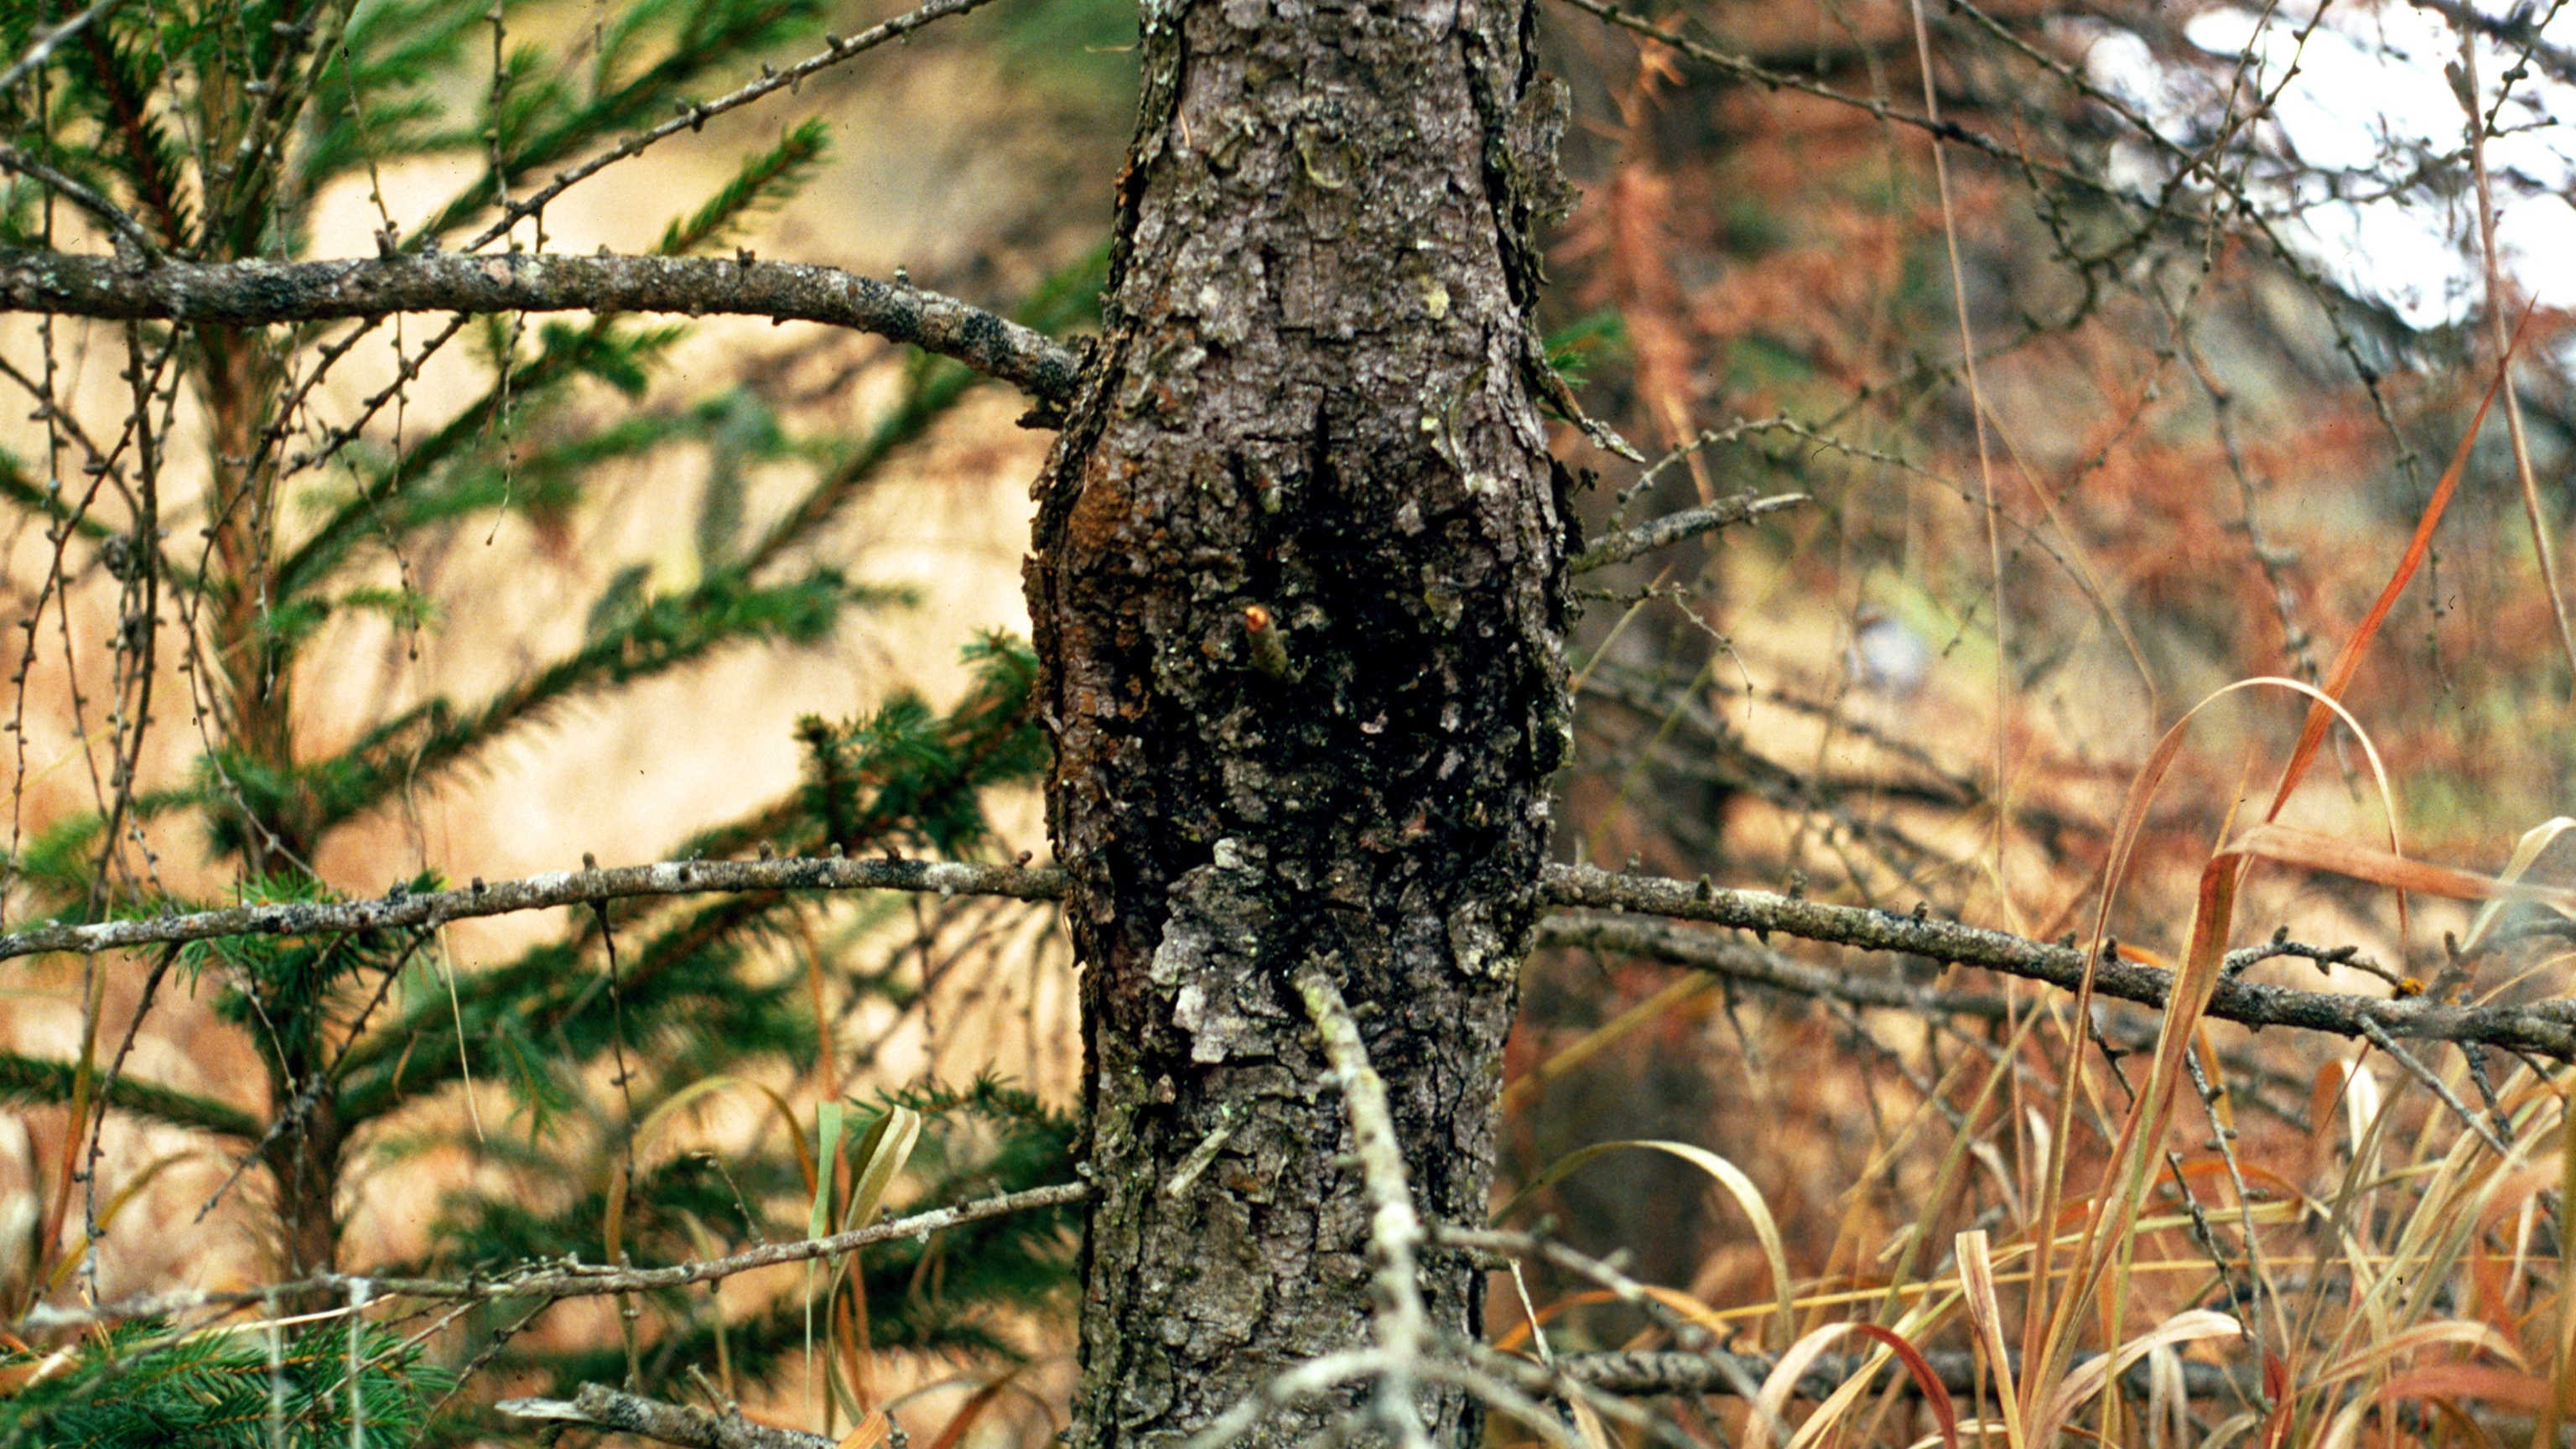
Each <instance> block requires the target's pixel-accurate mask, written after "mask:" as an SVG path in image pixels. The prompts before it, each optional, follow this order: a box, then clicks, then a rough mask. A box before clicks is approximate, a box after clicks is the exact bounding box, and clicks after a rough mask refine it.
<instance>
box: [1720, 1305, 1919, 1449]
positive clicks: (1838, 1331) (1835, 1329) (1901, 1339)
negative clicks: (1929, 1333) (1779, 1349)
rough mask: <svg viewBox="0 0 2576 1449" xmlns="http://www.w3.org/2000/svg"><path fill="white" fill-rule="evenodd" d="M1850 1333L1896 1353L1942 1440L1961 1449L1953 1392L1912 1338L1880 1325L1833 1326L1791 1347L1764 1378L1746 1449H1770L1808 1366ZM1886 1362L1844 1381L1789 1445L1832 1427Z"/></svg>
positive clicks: (1797, 1446)
mask: <svg viewBox="0 0 2576 1449" xmlns="http://www.w3.org/2000/svg"><path fill="white" fill-rule="evenodd" d="M1846 1333H1857V1334H1861V1335H1864V1336H1866V1337H1868V1338H1871V1339H1875V1340H1877V1342H1878V1343H1879V1344H1880V1345H1881V1346H1883V1347H1885V1348H1886V1349H1887V1351H1888V1352H1890V1353H1892V1354H1894V1355H1896V1359H1897V1362H1899V1363H1902V1364H1904V1365H1905V1372H1906V1373H1907V1374H1908V1375H1910V1376H1911V1377H1912V1378H1913V1380H1914V1386H1915V1389H1916V1390H1917V1391H1918V1392H1920V1393H1921V1394H1922V1395H1923V1404H1924V1407H1926V1408H1928V1409H1930V1410H1931V1411H1932V1419H1933V1422H1934V1423H1936V1424H1938V1425H1939V1426H1940V1428H1941V1442H1942V1443H1943V1444H1945V1445H1947V1446H1949V1449H1959V1411H1958V1409H1957V1407H1956V1406H1955V1405H1954V1404H1952V1403H1951V1401H1950V1390H1949V1389H1948V1387H1946V1386H1945V1385H1943V1384H1942V1382H1941V1375H1940V1374H1939V1373H1938V1372H1937V1371H1936V1370H1934V1369H1933V1367H1932V1365H1931V1363H1930V1361H1928V1360H1926V1359H1925V1358H1924V1357H1923V1352H1922V1350H1920V1349H1918V1348H1916V1347H1915V1346H1914V1344H1913V1341H1912V1340H1910V1339H1908V1338H1906V1337H1905V1335H1903V1334H1901V1333H1898V1332H1897V1331H1896V1330H1895V1329H1892V1328H1886V1327H1882V1326H1880V1325H1879V1324H1875V1323H1828V1324H1826V1325H1825V1326H1824V1327H1822V1328H1819V1329H1816V1330H1815V1331H1814V1332H1812V1333H1809V1334H1808V1335H1807V1336H1805V1337H1804V1338H1801V1339H1799V1340H1798V1341H1797V1342H1796V1343H1794V1344H1792V1345H1790V1347H1789V1351H1788V1352H1786V1353H1783V1354H1782V1355H1780V1361H1779V1362H1778V1363H1777V1364H1775V1365H1773V1366H1772V1369H1771V1372H1770V1374H1769V1376H1768V1377H1766V1378H1764V1379H1763V1380H1762V1392H1761V1393H1760V1394H1759V1395H1758V1396H1756V1398H1755V1399H1754V1413H1753V1415H1752V1417H1751V1422H1750V1423H1749V1424H1747V1426H1746V1428H1745V1434H1744V1445H1745V1449H1769V1446H1770V1443H1771V1426H1772V1425H1773V1424H1775V1423H1778V1422H1780V1414H1781V1411H1782V1410H1783V1409H1786V1408H1787V1407H1788V1406H1789V1396H1790V1395H1791V1394H1793V1393H1795V1392H1796V1391H1797V1387H1798V1380H1799V1379H1801V1378H1803V1377H1805V1376H1806V1372H1807V1369H1808V1367H1809V1366H1810V1365H1811V1364H1813V1363H1814V1362H1815V1361H1816V1358H1817V1356H1818V1355H1819V1354H1821V1353H1823V1352H1824V1351H1825V1348H1826V1347H1827V1346H1828V1345H1829V1344H1831V1343H1832V1342H1833V1341H1834V1340H1835V1339H1837V1338H1840V1337H1842V1336H1843V1335H1844V1334H1846ZM1882 1362H1884V1360H1882V1359H1879V1358H1878V1357H1876V1356H1875V1355H1873V1356H1871V1357H1870V1358H1869V1359H1867V1360H1865V1361H1864V1362H1862V1363H1861V1365H1860V1366H1859V1367H1858V1368H1857V1369H1855V1370H1854V1371H1853V1372H1852V1373H1851V1375H1850V1376H1849V1377H1848V1378H1847V1379H1846V1380H1845V1381H1844V1384H1843V1387H1842V1388H1841V1389H1837V1390H1835V1392H1834V1395H1833V1398H1832V1399H1831V1400H1829V1401H1827V1402H1826V1404H1825V1405H1824V1406H1823V1407H1821V1408H1819V1409H1818V1410H1817V1411H1816V1412H1815V1413H1814V1414H1813V1415H1811V1416H1810V1417H1809V1418H1808V1420H1807V1422H1806V1423H1805V1424H1803V1425H1801V1426H1800V1427H1799V1429H1798V1432H1797V1435H1796V1436H1795V1437H1794V1438H1792V1439H1791V1440H1790V1441H1789V1449H1806V1446H1807V1445H1809V1444H1812V1443H1814V1442H1815V1441H1816V1439H1817V1438H1818V1437H1820V1436H1821V1435H1823V1434H1824V1433H1825V1432H1826V1431H1827V1430H1828V1429H1830V1428H1831V1427H1832V1426H1833V1425H1834V1424H1835V1422H1836V1421H1837V1420H1838V1419H1839V1418H1840V1417H1841V1414H1840V1412H1839V1410H1840V1409H1841V1408H1842V1407H1843V1406H1844V1404H1845V1403H1847V1402H1848V1400H1849V1399H1850V1398H1853V1397H1857V1395H1858V1393H1859V1392H1860V1391H1863V1390H1865V1389H1866V1388H1867V1387H1868V1385H1869V1384H1870V1382H1871V1381H1872V1380H1874V1379H1876V1378H1877V1377H1878V1367H1879V1365H1880V1364H1881V1363H1882Z"/></svg>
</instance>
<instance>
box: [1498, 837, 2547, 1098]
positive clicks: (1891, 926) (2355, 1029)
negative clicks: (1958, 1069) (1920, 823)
mask: <svg viewBox="0 0 2576 1449" xmlns="http://www.w3.org/2000/svg"><path fill="white" fill-rule="evenodd" d="M1541 889H1542V890H1543V891H1544V893H1545V895H1546V897H1547V899H1548V901H1549V902H1550V903H1551V904H1554V905H1560V906H1585V907H1591V908H1594V909H1599V910H1611V911H1640V912H1645V913H1647V914H1651V915H1659V916H1674V917H1678V918H1681V919H1684V920H1693V921H1709V922H1713V923H1715V924H1717V925H1721V926H1733V927H1736V928H1738V929H1740V930H1747V931H1769V932H1777V933H1779V934H1782V935H1788V936H1797V937H1801V938H1803V939H1806V940H1810V941H1829V942H1832V943H1834V944H1837V945H1843V946H1855V947H1858V948H1860V949H1861V950H1864V951H1892V952H1896V953H1898V954H1901V955H1908V956H1922V957H1926V958H1928V959H1930V960H1933V961H1939V962H1944V963H1953V962H1954V963H1957V964H1959V965H1962V966H1979V967H1983V968H1985V969H1986V970H1989V971H2000V972H2003V973H2004V974H2006V975H2009V976H2020V977H2025V978H2027V979H2029V980H2032V981H2045V982H2047V983H2048V984H2050V985H2052V986H2062V987H2066V988H2068V989H2070V990H2071V989H2073V988H2074V987H2075V986H2076V984H2077V983H2078V982H2080V981H2081V980H2082V979H2083V977H2084V963H2085V958H2086V953H2085V952H2083V951H2080V950H2077V949H2076V948H2075V947H2074V946H2072V945H2062V946H2051V945H2047V944H2044V943H2042V942H2038V941H2033V940H2029V939H2027V938H2024V937H2021V936H2015V935H2010V934H2007V933H2005V932H2002V931H1987V930H1980V929H1978V928H1977V927H1974V926H1963V925H1959V924H1957V923H1955V922H1950V921H1936V920H1932V919H1930V918H1929V917H1928V916H1922V915H1916V916H1900V915H1897V914H1895V913H1893V912H1890V911H1873V910H1864V909H1862V908H1860V907H1857V906H1832V905H1826V904H1824V903H1822V902H1819V901H1807V900H1792V899H1790V898H1789V897H1787V896H1780V895H1773V894H1771V893H1770V892H1768V891H1744V890H1725V889H1721V888H1718V887H1715V886H1712V885H1710V884H1709V883H1708V881H1707V880H1706V878H1702V879H1701V880H1700V882H1699V883H1698V884H1696V885H1694V884H1691V883H1690V882H1687V881H1677V880H1662V879H1657V878H1654V877H1648V876H1618V875H1611V874H1608V873H1607V872H1604V871H1599V870H1594V869H1592V868H1591V867H1588V866H1551V867H1549V868H1548V871H1547V875H1546V878H1545V880H1544V881H1543V882H1542V885H1541ZM2172 987H2173V975H2172V973H2171V972H2168V971H2163V970H2159V969H2157V968H2156V967H2153V966H2140V965H2136V964H2134V963H2132V962H2127V961H2121V960H2117V959H2114V960H2108V961H2104V962H2102V963H2101V966H2100V967H2099V969H2098V970H2097V971H2096V973H2095V975H2094V980H2093V989H2094V990H2095V991H2096V992H2099V993H2100V994H2102V995H2104V996H2113V997H2118V998H2119V999H2121V1000H2123V1001H2135V1002H2139V1003H2142V1004H2144V1005H2147V1006H2155V1007H2161V1006H2163V1005H2164V1004H2165V998H2166V996H2167V995H2168V994H2169V993H2170V992H2171V990H2172ZM2209 1014H2210V1015H2212V1016H2216V1017H2221V1018H2224V1019H2225V1020H2228V1021H2234V1022H2241V1023H2243V1024H2244V1025H2246V1026H2251V1027H2258V1028H2259V1027H2266V1026H2288V1027H2297V1028H2299V1029H2301V1030H2304V1031H2323V1032H2332V1033H2333V1034H2335V1035H2337V1036H2346V1037H2366V1036H2368V1035H2369V1034H2370V1027H2371V1026H2372V1025H2376V1026H2377V1027H2378V1028H2379V1029H2381V1030H2382V1031H2385V1032H2386V1033H2388V1034H2389V1035H2390V1036H2392V1037H2414V1038H2419V1039H2422V1040H2426V1041H2458V1042H2477V1043H2480V1044H2483V1045H2487V1046H2495V1047H2503V1048H2506V1049H2508V1050H2514V1051H2527V1052H2533V1053H2536V1054H2538V1055H2541V1056H2546V1057H2554V1058H2556V1059H2557V1060H2559V1061H2576V1001H2540V1002H2533V1003H2530V1004H2528V1005H2522V1006H2450V1005H2446V1004H2444V1003H2442V1002H2438V1001H2434V1000H2431V999H2429V998H2426V997H2420V996H2419V997H2411V998H2405V999H2398V1000H2390V999H2385V998H2372V997H2363V996H2350V995H2345V994H2342V993H2339V992H2331V991H2294V990H2291V989H2288V988H2286V987H2279V986H2265V985H2261V984H2258V983H2255V982H2249V981H2243V980H2239V979H2234V978H2228V979H2223V980H2221V981H2220V982H2219V983H2218V990H2217V993H2216V994H2215V995H2214V996H2213V997H2212V998H2211V999H2210V1003H2209Z"/></svg>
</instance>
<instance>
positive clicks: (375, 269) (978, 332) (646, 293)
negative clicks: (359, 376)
mask: <svg viewBox="0 0 2576 1449" xmlns="http://www.w3.org/2000/svg"><path fill="white" fill-rule="evenodd" d="M13 154H14V153H11V152H8V151H7V150H6V148H0V164H8V163H9V156H10V155H13ZM129 224H130V223H129ZM146 240H147V241H148V238H147V239H146ZM0 311H8V312H51V313H56V314H61V315H68V316H75V317H101V318H113V319H119V320H130V319H147V320H156V321H171V322H213V323H219V324H222V325H224V326H228V327H256V326H260V325H263V324H267V323H276V322H316V321H323V320H326V319H331V318H340V317H381V316H384V315H386V314H388V313H394V312H459V313H487V312H685V313H687V314H688V315H690V316H692V317H699V316H708V315H716V316H745V317H767V318H769V319H770V320H772V321H775V322H787V321H798V322H823V323H829V324H831V325H833V326H836V327H848V328H853V329H856V330H858V331H861V332H873V333H875V334H877V335H878V336H881V337H888V338H892V339H893V340H895V341H897V342H908V343H911V344H913V345H914V346H916V347H920V348H922V349H923V350H924V351H928V352H936V353H939V354H940V355H942V356H945V357H953V358H956V359H957V360H958V361H960V362H963V363H965V364H966V365H967V366H969V367H971V368H974V369H975V370H976V371H978V372H981V373H984V374H986V375H987V376H990V377H996V378H999V379H1001V380H1002V381H1004V382H1008V383H1011V384H1012V385H1014V386H1016V387H1018V388H1020V389H1021V390H1022V391H1025V392H1027V393H1029V394H1030V395H1031V396H1033V397H1037V398H1040V399H1043V400H1044V401H1047V402H1050V403H1060V402H1063V401H1065V400H1067V399H1069V398H1071V397H1072V395H1073V388H1074V383H1075V381H1076V380H1077V378H1078V376H1079V374H1080V371H1081V366H1082V364H1081V359H1080V358H1079V357H1077V356H1076V355H1075V354H1074V353H1073V352H1072V351H1071V350H1070V349H1068V348H1065V347H1063V346H1061V345H1060V344H1058V343H1056V342H1055V341H1053V340H1052V339H1050V338H1048V337H1046V336H1045V335H1043V334H1041V333H1039V332H1036V331H1033V330H1031V329H1029V328H1027V327H1023V326H1021V325H1020V324H1018V323H1016V322H1013V321H1010V320H1008V319H1007V318H1003V317H997V316H995V315H994V314H992V313H990V312H987V311H985V310H983V309H982V308H980V307H971V306H968V305H967V304H966V303H964V302H961V301H958V300H957V299H956V298H954V297H949V296H944V295H942V294H940V293H938V292H932V291H926V290H924V289H922V288H919V287H915V286H912V285H911V284H909V283H905V282H880V281H878V280H876V279H875V278H873V277H862V276H859V275H856V274H855V273H851V272H844V271H840V270H838V269H837V268H833V267H819V266H810V265H806V264H803V263H795V262H763V261H755V260H752V259H750V254H749V253H744V254H743V255H742V257H740V258H737V259H732V260H728V259H724V258H719V257H621V256H606V255H602V256H589V257H577V256H558V255H536V254H531V253H527V252H514V253H511V254H510V255H508V256H489V257H476V256H467V255H464V254H462V253H457V252H425V253H420V254H416V255H404V254H395V255H390V256H383V257H375V258H368V259H351V260H343V261H325V262H291V263H277V262H264V261H242V262H214V263H206V262H168V263H165V264H163V265H160V266H156V267H152V268H149V269H147V270H144V271H140V272H138V271H136V270H134V269H132V268H130V267H128V266H127V265H125V264H124V263H123V262H122V261H121V260H119V259H117V258H114V257H104V256H90V255H72V254H68V253H57V252H31V251H9V252H0Z"/></svg>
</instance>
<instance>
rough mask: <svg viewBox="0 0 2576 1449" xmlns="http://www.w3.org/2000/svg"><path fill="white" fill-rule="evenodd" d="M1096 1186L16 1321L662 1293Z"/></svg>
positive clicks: (919, 1233)
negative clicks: (852, 1223)
mask: <svg viewBox="0 0 2576 1449" xmlns="http://www.w3.org/2000/svg"><path fill="white" fill-rule="evenodd" d="M1089 1196H1091V1184H1090V1183H1087V1182H1068V1183H1060V1184H1058V1185H1056V1186H1054V1187H1033V1188H1030V1189H1029V1190H1028V1191H1026V1192H1014V1193H1004V1194H1003V1195H1001V1196H999V1197H988V1198H982V1199H979V1200H977V1201H975V1202H970V1203H961V1204H959V1205H957V1206H956V1207H945V1208H936V1209H933V1210H932V1211H930V1212H926V1213H914V1214H913V1215H911V1216H910V1217H902V1218H895V1219H893V1220H891V1221H888V1222H882V1223H878V1224H876V1225H875V1226H874V1227H866V1228H854V1229H852V1230H851V1231H849V1232H846V1233H835V1234H833V1235H831V1236H830V1237H824V1238H800V1239H797V1240H796V1241H794V1242H788V1243H764V1244H762V1245H761V1246H759V1247H757V1248H750V1249H746V1250H744V1251H743V1252H739V1253H735V1254H732V1255H731V1256H729V1257H723V1258H700V1259H696V1260H694V1261H691V1262H686V1263H677V1264H674V1265H672V1266H670V1267H668V1268H611V1267H606V1266H596V1265H592V1264H587V1263H571V1262H567V1263H559V1264H558V1263H537V1264H531V1265H530V1266H528V1267H527V1268H525V1269H522V1270H520V1271H518V1272H515V1273H509V1274H504V1275H502V1276H499V1277H494V1278H471V1279H466V1280H463V1281H461V1282H460V1281H454V1280H449V1279H439V1278H376V1277H369V1276H367V1275H365V1274H359V1273H323V1274H318V1275H316V1276H314V1277H311V1278H307V1279H303V1280H301V1281H299V1282H294V1283H280V1284H275V1285H272V1286H270V1287H266V1288H249V1289H228V1290H212V1289H183V1290H180V1291H177V1292H171V1293H143V1294H137V1295H135V1296H134V1297H131V1298H121V1299H118V1300H117V1301H115V1302H113V1303H102V1304H99V1305H97V1306H96V1307H92V1308H57V1307H55V1306H53V1305H51V1304H45V1303H40V1304H38V1305H36V1306H35V1307H34V1308H31V1309H29V1310H28V1311H27V1314H26V1316H25V1317H23V1318H21V1319H19V1320H18V1322H17V1324H16V1325H15V1326H16V1327H17V1328H18V1329H20V1330H22V1331H23V1332H27V1333H44V1332H50V1331H52V1330H55V1329H61V1328H79V1327H86V1326H88V1325H90V1324H94V1323H116V1322H120V1321H123V1320H126V1319H133V1318H167V1317H171V1316H173V1315H175V1314H181V1313H197V1312H202V1311H204V1310H206V1309H209V1308H245V1307H251V1306H254V1305H258V1304H266V1303H274V1302H276V1301H278V1300H279V1299H281V1298H283V1299H293V1298H296V1297H298V1296H301V1295H306V1294H313V1293H317V1292H327V1293H329V1294H332V1295H334V1296H346V1295H347V1294H348V1293H349V1292H350V1291H351V1290H353V1289H355V1290H358V1291H359V1292H360V1293H361V1294H362V1295H363V1296H364V1297H365V1298H366V1299H367V1300H368V1301H371V1302H372V1301H374V1300H376V1299H380V1298H414V1299H426V1300H432V1301H442V1302H459V1303H462V1302H473V1301H478V1300H483V1301H488V1300H491V1299H498V1298H543V1299H549V1300H552V1299H557V1298H597V1297H602V1296H605V1295H608V1294H614V1293H655V1292H660V1291H662V1290H664V1289H669V1288H685V1287H688V1286H689V1285H691V1284H693V1283H712V1282H715V1281H717V1280H719V1279H723V1278H730V1277H733V1276H735V1275H736V1274H740V1273H749V1272H752V1271H754V1270H757V1269H761V1268H775V1267H777V1266H779V1265H780V1264H782V1263H804V1262H810V1261H812V1260H813V1259H816V1258H836V1257H839V1256H841V1255H842V1254H844V1253H850V1252H855V1251H857V1250H858V1249H860V1248H864V1247H866V1246H868V1245H869V1244H871V1243H885V1242H892V1241H893V1240H894V1239H896V1238H911V1237H926V1236H928V1235H929V1234H932V1233H935V1232H938V1231H940V1230H942V1229H944V1228H953V1227H957V1226H959V1225H961V1224H964V1223H972V1222H981V1221H982V1220H984V1219H986V1218H998V1217H1003V1216H1007V1215H1008V1214H1011V1213H1020V1212H1030V1211H1033V1210H1035V1209H1038V1208H1048V1207H1061V1206H1063V1205H1064V1204H1066V1203H1074V1202H1080V1201H1082V1200H1083V1199H1084V1198H1087V1197H1089Z"/></svg>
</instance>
